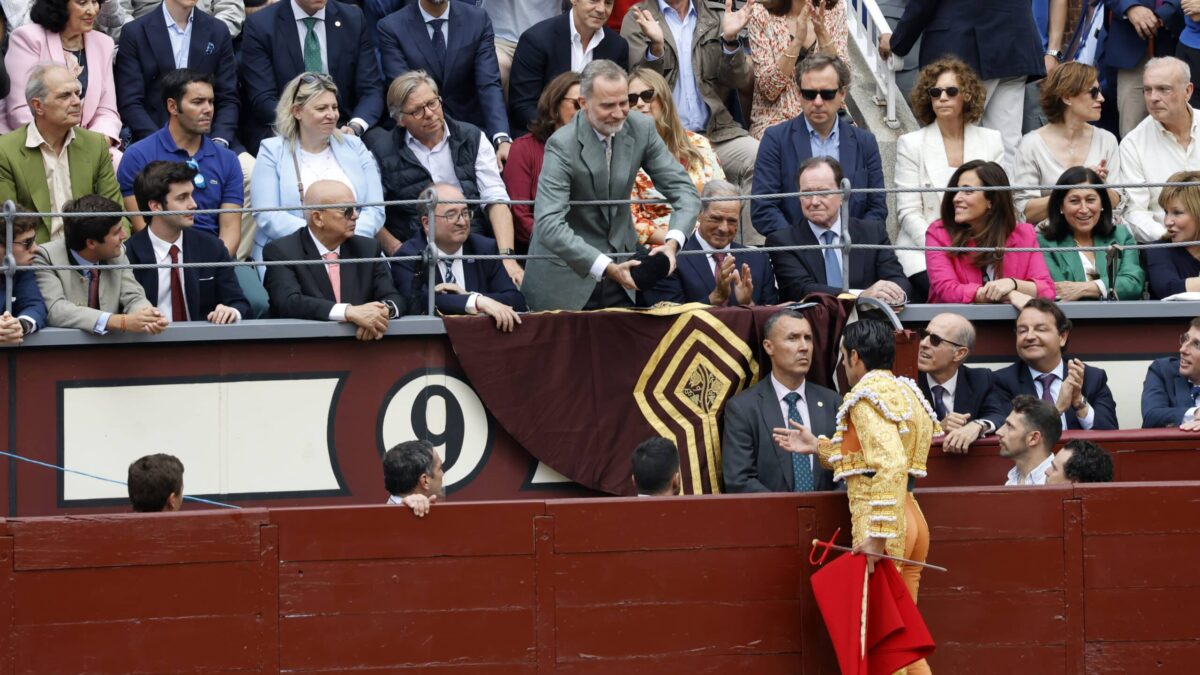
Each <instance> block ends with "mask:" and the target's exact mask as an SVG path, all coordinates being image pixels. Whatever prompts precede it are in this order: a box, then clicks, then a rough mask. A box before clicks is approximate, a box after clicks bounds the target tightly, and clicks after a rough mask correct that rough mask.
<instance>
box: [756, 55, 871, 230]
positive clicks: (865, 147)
mask: <svg viewBox="0 0 1200 675" xmlns="http://www.w3.org/2000/svg"><path fill="white" fill-rule="evenodd" d="M799 79H800V90H801V94H802V96H803V98H804V102H803V104H802V105H803V107H804V114H802V115H800V116H798V117H796V118H795V119H792V120H791V121H789V122H784V123H782V124H777V125H775V126H773V127H771V128H769V129H767V131H766V133H765V134H764V135H763V137H762V143H760V144H759V146H758V159H757V160H756V161H755V164H754V194H756V195H763V194H778V193H781V192H792V191H793V190H795V187H796V181H797V179H798V178H799V176H800V165H801V164H802V163H803V162H804V161H805V160H807V159H808V158H810V157H826V156H827V157H832V158H834V159H836V160H837V161H838V163H839V164H841V166H842V169H843V173H844V175H845V176H846V177H848V178H849V179H850V187H855V188H881V187H883V162H882V160H881V159H880V157H879V143H878V142H876V140H875V137H874V136H873V135H871V132H869V131H866V130H865V129H860V128H859V127H856V126H854V125H852V124H850V123H849V122H847V121H845V120H841V119H839V118H838V114H837V111H838V110H839V109H840V108H841V107H842V103H843V102H844V101H845V99H846V92H847V90H848V89H849V87H850V68H849V67H848V66H847V65H846V64H845V62H843V61H841V60H840V59H838V58H837V57H833V56H828V55H825V54H816V55H814V56H810V57H808V58H807V59H805V60H804V62H803V63H801V64H800V67H799ZM835 187H839V188H840V186H835ZM750 212H751V214H752V215H753V218H754V229H756V230H758V232H759V233H760V234H762V235H763V236H764V237H765V236H768V235H770V234H771V233H773V232H776V231H786V230H787V229H788V228H790V227H792V226H793V225H799V226H803V224H804V221H803V213H802V210H801V207H800V200H799V199H798V198H796V197H785V198H780V199H756V200H754V201H753V202H752V203H751V204H750ZM850 217H851V218H856V219H858V220H874V221H877V222H879V223H881V224H882V223H883V222H884V221H886V220H887V201H886V200H885V199H884V195H883V193H882V192H871V193H856V194H853V195H851V196H850Z"/></svg>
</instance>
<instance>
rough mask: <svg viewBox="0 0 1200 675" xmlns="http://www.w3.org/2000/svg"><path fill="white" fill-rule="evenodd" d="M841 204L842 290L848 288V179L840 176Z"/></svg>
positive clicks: (839, 216) (839, 212)
mask: <svg viewBox="0 0 1200 675" xmlns="http://www.w3.org/2000/svg"><path fill="white" fill-rule="evenodd" d="M841 188H842V206H841V208H840V209H839V210H838V218H839V219H840V220H841V221H842V292H843V293H846V292H848V291H849V290H850V245H851V244H852V243H853V242H852V241H850V179H849V178H842V185H841Z"/></svg>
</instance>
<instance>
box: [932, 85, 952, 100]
mask: <svg viewBox="0 0 1200 675" xmlns="http://www.w3.org/2000/svg"><path fill="white" fill-rule="evenodd" d="M928 91H929V98H941V97H942V94H945V95H946V97H947V98H954V97H955V96H958V87H930V88H929V89H928Z"/></svg>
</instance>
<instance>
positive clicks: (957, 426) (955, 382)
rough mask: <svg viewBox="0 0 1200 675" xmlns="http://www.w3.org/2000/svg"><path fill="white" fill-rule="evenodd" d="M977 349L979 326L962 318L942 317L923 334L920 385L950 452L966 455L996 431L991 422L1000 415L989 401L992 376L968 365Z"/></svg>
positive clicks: (938, 316) (987, 371)
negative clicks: (978, 440) (982, 438)
mask: <svg viewBox="0 0 1200 675" xmlns="http://www.w3.org/2000/svg"><path fill="white" fill-rule="evenodd" d="M974 346H975V327H974V326H972V325H971V322H970V321H967V320H966V319H965V318H963V317H962V316H961V315H959V314H953V313H950V312H946V313H943V314H938V315H937V316H935V317H933V319H932V320H930V322H929V325H927V326H925V330H923V331H921V344H920V347H919V349H918V351H917V371H918V375H917V384H918V385H919V386H920V387H921V393H922V394H924V395H925V399H926V400H927V401H929V405H930V407H931V408H933V412H934V414H935V415H936V416H937V419H938V422H940V423H941V425H942V430H943V431H945V432H946V436H945V437H944V438H943V439H942V449H943V450H945V451H946V452H966V451H967V448H968V447H970V445H971V444H972V443H974V442H975V440H976V439H978V438H979V437H980V436H984V435H987V434H990V433H992V432H994V431H995V430H996V428H995V426H994V425H993V424H992V422H991V421H989V420H988V419H987V418H988V417H990V416H995V415H998V414H999V412H1000V410H999V409H998V408H997V407H996V405H995V402H994V401H992V400H990V398H989V395H990V394H991V389H992V371H990V370H988V369H987V368H970V367H967V366H965V365H963V363H964V362H965V361H966V360H967V356H969V355H970V354H971V349H972V348H973V347H974Z"/></svg>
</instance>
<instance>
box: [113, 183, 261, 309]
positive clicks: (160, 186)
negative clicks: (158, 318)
mask: <svg viewBox="0 0 1200 675" xmlns="http://www.w3.org/2000/svg"><path fill="white" fill-rule="evenodd" d="M195 177H196V170H195V169H193V168H191V167H190V166H188V165H187V164H184V163H183V162H166V161H155V162H150V163H149V164H147V165H146V167H145V168H144V169H142V170H141V172H140V173H139V174H138V175H137V178H136V179H135V180H134V186H133V190H134V195H135V196H136V198H137V203H138V209H140V210H142V211H192V210H194V209H195V208H196V200H195V199H193V198H192V192H193V191H194V190H195V185H194V184H193V183H192V179H193V178H195ZM194 220H195V216H192V215H190V214H188V215H175V216H151V217H150V219H149V223H148V224H147V225H146V227H144V228H142V230H141V231H140V232H138V233H137V234H135V235H133V236H132V237H130V238H129V241H127V242H125V253H126V255H128V256H129V262H131V263H133V264H135V265H137V264H152V263H178V262H184V263H195V262H229V261H230V260H232V258H230V257H229V251H228V250H226V248H225V244H223V243H222V242H221V240H220V239H217V238H216V237H215V236H213V235H211V234H209V233H208V232H204V231H202V230H197V229H194V228H193V227H192V224H193V221H194ZM133 276H134V278H135V279H137V282H138V283H139V284H141V286H142V288H143V289H144V290H145V291H146V298H147V299H148V300H149V301H150V302H152V303H154V306H155V307H157V308H158V309H159V311H161V312H162V313H163V314H164V315H166V316H167V317H169V318H170V319H171V321H172V322H176V321H205V320H207V321H208V322H210V323H215V324H231V323H237V322H238V321H241V319H242V317H245V316H249V315H250V303H249V302H248V301H247V300H246V296H245V294H244V293H242V287H241V286H240V285H239V284H238V280H237V274H236V273H234V271H233V268H232V267H184V268H158V269H137V270H134V271H133ZM180 301H182V302H180Z"/></svg>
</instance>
